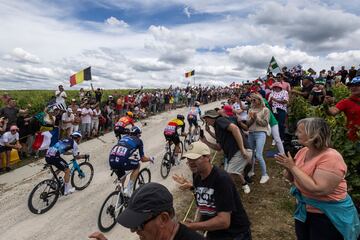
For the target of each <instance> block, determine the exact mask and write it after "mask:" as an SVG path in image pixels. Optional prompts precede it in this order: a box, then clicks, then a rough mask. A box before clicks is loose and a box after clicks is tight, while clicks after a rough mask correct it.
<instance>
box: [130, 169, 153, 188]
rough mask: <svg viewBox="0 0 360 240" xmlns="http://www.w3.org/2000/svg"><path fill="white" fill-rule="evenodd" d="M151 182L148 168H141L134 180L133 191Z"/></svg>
mask: <svg viewBox="0 0 360 240" xmlns="http://www.w3.org/2000/svg"><path fill="white" fill-rule="evenodd" d="M150 181H151V172H150V170H149V169H148V168H143V169H141V171H140V172H139V175H138V176H137V178H136V179H135V182H134V191H135V190H136V189H138V188H139V187H141V186H142V185H144V184H145V183H148V182H150Z"/></svg>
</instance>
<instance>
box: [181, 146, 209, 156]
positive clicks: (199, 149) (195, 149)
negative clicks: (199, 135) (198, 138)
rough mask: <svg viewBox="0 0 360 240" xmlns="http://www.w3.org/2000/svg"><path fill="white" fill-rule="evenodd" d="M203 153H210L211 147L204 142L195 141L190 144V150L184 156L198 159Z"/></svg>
mask: <svg viewBox="0 0 360 240" xmlns="http://www.w3.org/2000/svg"><path fill="white" fill-rule="evenodd" d="M203 155H210V148H209V147H208V146H207V145H206V144H205V143H202V142H194V143H192V144H190V145H189V150H188V151H187V152H186V153H185V154H184V156H183V157H184V158H190V159H197V158H199V157H201V156H203Z"/></svg>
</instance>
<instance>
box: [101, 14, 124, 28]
mask: <svg viewBox="0 0 360 240" xmlns="http://www.w3.org/2000/svg"><path fill="white" fill-rule="evenodd" d="M105 23H106V24H108V25H110V26H117V27H123V28H127V27H129V24H127V23H126V22H125V21H123V20H119V19H117V18H116V17H113V16H111V17H109V18H108V19H106V20H105Z"/></svg>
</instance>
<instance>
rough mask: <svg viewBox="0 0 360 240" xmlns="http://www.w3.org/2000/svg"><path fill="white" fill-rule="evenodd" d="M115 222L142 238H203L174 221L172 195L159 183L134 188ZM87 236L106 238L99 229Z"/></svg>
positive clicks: (183, 239)
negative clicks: (125, 206)
mask: <svg viewBox="0 0 360 240" xmlns="http://www.w3.org/2000/svg"><path fill="white" fill-rule="evenodd" d="M117 222H118V223H119V224H120V225H122V226H124V227H126V228H129V229H130V231H131V232H136V234H137V235H138V236H139V237H140V239H142V240H205V238H204V237H203V236H201V235H200V234H198V233H196V232H195V231H193V230H190V229H189V228H187V227H186V226H185V225H184V224H182V223H179V222H177V221H176V220H175V210H174V205H173V196H172V195H171V193H170V192H169V190H168V189H167V188H166V187H164V186H163V185H161V184H159V183H154V182H150V183H147V184H144V185H143V186H141V187H140V188H139V189H137V190H136V191H135V192H134V194H133V196H132V197H131V198H130V200H129V204H128V206H127V208H126V209H125V210H124V211H123V212H122V213H121V214H120V215H119V217H118V218H117ZM89 238H91V239H97V240H107V238H106V237H105V236H104V235H103V234H102V233H100V232H94V233H92V234H91V235H90V236H89ZM119 239H120V238H119Z"/></svg>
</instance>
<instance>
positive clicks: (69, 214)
mask: <svg viewBox="0 0 360 240" xmlns="http://www.w3.org/2000/svg"><path fill="white" fill-rule="evenodd" d="M219 105H220V102H215V103H210V104H208V105H203V106H202V107H201V109H202V111H205V110H208V109H211V108H214V107H218V106H219ZM178 113H182V114H186V113H187V109H186V108H182V109H177V110H173V111H171V112H167V113H162V114H160V115H157V116H153V117H151V118H149V119H147V120H146V122H147V126H144V127H143V128H142V129H143V134H142V139H143V141H144V145H145V154H146V155H148V156H154V157H155V159H156V161H155V164H154V165H149V166H148V167H149V168H150V170H151V174H152V181H155V182H160V183H162V184H164V185H165V186H167V187H168V188H169V189H170V191H172V192H174V191H178V190H177V186H176V184H175V183H174V182H173V181H172V180H171V177H170V176H171V175H172V174H173V173H184V174H185V175H188V176H189V171H188V168H187V166H186V164H185V162H182V163H181V165H180V166H176V167H174V168H172V169H171V172H170V176H169V177H168V178H167V179H166V180H163V179H162V178H161V176H160V162H161V158H162V156H163V154H164V151H165V150H164V146H165V140H164V136H163V129H164V127H165V125H166V123H167V121H169V120H170V119H171V118H174V117H176V114H178ZM114 144H115V137H114V135H113V134H112V133H109V134H106V135H105V136H102V137H101V140H99V139H93V140H90V141H88V142H85V143H83V144H81V145H80V151H81V153H89V154H90V155H91V160H90V161H91V163H92V164H93V166H94V169H95V175H94V179H93V181H92V182H91V184H90V186H89V187H88V188H86V189H85V190H83V191H78V192H75V193H74V194H72V195H70V196H65V197H60V198H59V199H58V201H57V203H56V204H55V206H54V207H53V208H52V209H50V211H48V212H47V213H45V214H42V215H34V214H32V213H31V212H30V211H29V209H28V207H27V200H28V196H29V193H30V191H31V190H32V189H33V188H34V186H35V185H36V184H37V183H39V182H40V181H42V180H43V179H46V178H48V177H49V173H48V172H44V171H41V169H42V166H43V163H44V162H45V161H44V160H43V159H42V160H39V161H38V163H37V164H32V165H31V166H25V167H23V168H20V169H16V170H15V171H12V172H10V173H7V174H3V175H1V176H0V239H2V240H5V239H6V240H20V239H21V240H24V239H29V240H30V239H31V240H35V239H46V240H64V239H66V240H70V239H71V240H73V239H83V240H85V239H88V238H87V236H88V235H89V234H90V233H91V232H93V231H97V230H98V227H97V218H98V214H99V211H100V207H101V205H102V203H103V201H104V200H105V198H106V197H107V195H108V194H109V193H110V192H112V191H113V190H114V184H113V180H114V177H110V169H109V165H108V154H109V151H110V149H111V147H112V146H113V145H114ZM66 159H67V160H69V158H66ZM106 235H107V237H108V238H109V239H112V240H116V239H138V238H137V235H136V234H132V233H130V231H129V230H128V229H125V228H123V227H122V226H120V225H116V226H115V227H114V228H113V229H112V230H111V231H110V232H109V233H107V234H106Z"/></svg>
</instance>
